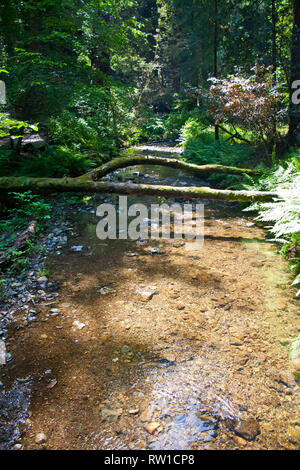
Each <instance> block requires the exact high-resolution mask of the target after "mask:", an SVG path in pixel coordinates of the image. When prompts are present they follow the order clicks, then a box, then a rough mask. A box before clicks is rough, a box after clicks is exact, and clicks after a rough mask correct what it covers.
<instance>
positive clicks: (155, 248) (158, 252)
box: [150, 247, 163, 255]
mask: <svg viewBox="0 0 300 470" xmlns="http://www.w3.org/2000/svg"><path fill="white" fill-rule="evenodd" d="M150 253H151V255H162V254H163V251H161V250H160V249H159V248H157V247H153V248H151V250H150Z"/></svg>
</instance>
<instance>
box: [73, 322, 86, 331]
mask: <svg viewBox="0 0 300 470" xmlns="http://www.w3.org/2000/svg"><path fill="white" fill-rule="evenodd" d="M73 325H74V326H75V327H76V328H77V329H78V330H82V328H84V327H85V326H86V324H85V323H80V321H78V320H75V321H74V322H73Z"/></svg>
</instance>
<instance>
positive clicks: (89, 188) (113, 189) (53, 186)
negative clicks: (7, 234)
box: [0, 177, 277, 202]
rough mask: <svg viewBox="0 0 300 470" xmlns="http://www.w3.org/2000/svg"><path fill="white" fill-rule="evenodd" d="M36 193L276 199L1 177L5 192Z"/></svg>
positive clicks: (248, 194)
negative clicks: (29, 191)
mask: <svg viewBox="0 0 300 470" xmlns="http://www.w3.org/2000/svg"><path fill="white" fill-rule="evenodd" d="M28 190H31V191H32V192H33V193H38V194H39V193H42V194H50V193H60V192H79V193H106V194H125V195H131V194H139V195H144V196H145V195H148V196H164V197H170V198H174V197H182V198H188V199H213V200H218V201H241V202H254V201H258V202H267V201H272V200H273V198H274V197H276V196H277V195H276V193H273V192H268V191H231V190H224V189H212V188H208V187H172V186H162V185H150V184H149V185H148V184H133V183H110V182H98V181H93V180H91V179H90V178H88V177H86V178H83V177H81V178H26V177H18V178H14V177H2V178H0V192H1V191H18V192H20V191H28Z"/></svg>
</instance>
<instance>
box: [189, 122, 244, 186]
mask: <svg viewBox="0 0 300 470" xmlns="http://www.w3.org/2000/svg"><path fill="white" fill-rule="evenodd" d="M181 139H182V142H183V147H184V159H185V160H186V161H188V162H191V163H196V164H198V165H203V164H206V163H212V164H221V165H228V166H239V167H247V168H248V167H251V166H252V150H251V148H250V147H249V146H248V145H246V144H231V143H229V142H225V141H223V140H219V141H216V140H215V136H214V130H213V129H212V128H207V127H205V125H204V124H203V123H202V122H201V121H199V120H195V119H189V120H188V121H187V122H186V124H185V125H184V126H183V128H182V131H181ZM208 180H209V181H211V182H213V183H214V185H217V186H219V185H224V184H225V185H226V186H227V187H229V186H233V185H235V184H236V183H237V182H238V181H240V177H239V176H235V175H217V174H215V175H211V176H210V177H209V178H208Z"/></svg>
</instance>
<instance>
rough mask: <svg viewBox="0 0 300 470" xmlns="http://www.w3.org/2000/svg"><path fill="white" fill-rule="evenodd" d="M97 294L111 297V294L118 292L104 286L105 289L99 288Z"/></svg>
mask: <svg viewBox="0 0 300 470" xmlns="http://www.w3.org/2000/svg"><path fill="white" fill-rule="evenodd" d="M97 292H98V294H101V295H109V294H113V293H115V292H116V290H115V289H113V288H112V287H107V286H104V287H100V288H97Z"/></svg>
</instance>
